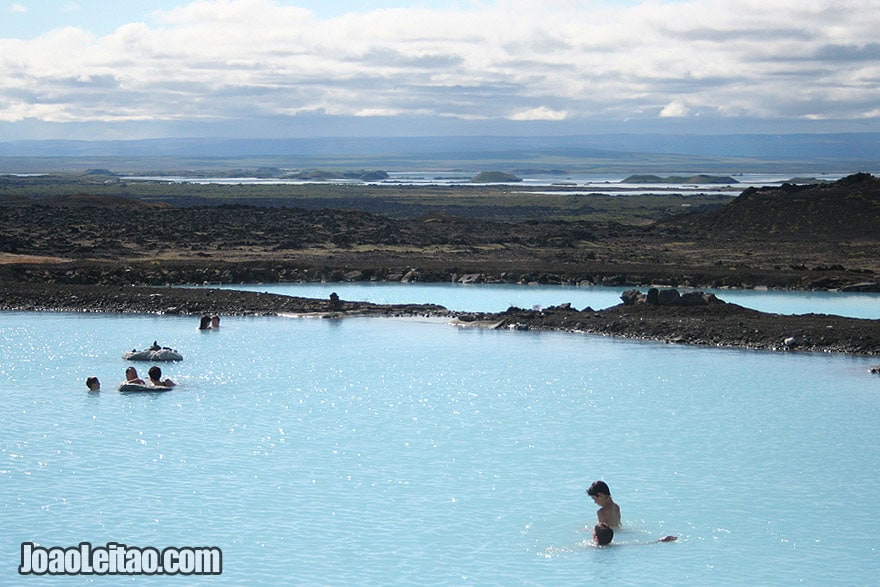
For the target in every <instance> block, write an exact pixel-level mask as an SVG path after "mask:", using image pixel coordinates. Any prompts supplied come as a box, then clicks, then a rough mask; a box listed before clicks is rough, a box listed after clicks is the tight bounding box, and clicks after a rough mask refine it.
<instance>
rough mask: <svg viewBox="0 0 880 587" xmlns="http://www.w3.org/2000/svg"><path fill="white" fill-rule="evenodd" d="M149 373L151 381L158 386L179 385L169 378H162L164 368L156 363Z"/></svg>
mask: <svg viewBox="0 0 880 587" xmlns="http://www.w3.org/2000/svg"><path fill="white" fill-rule="evenodd" d="M147 373H148V374H149V375H150V383H151V384H153V385H155V386H156V387H174V386H175V385H177V384H176V383H174V382H173V381H171V380H170V379H168V378H165V379H162V369H160V368H159V367H156V366H155V365H154V366H152V367H150V370H149V371H147Z"/></svg>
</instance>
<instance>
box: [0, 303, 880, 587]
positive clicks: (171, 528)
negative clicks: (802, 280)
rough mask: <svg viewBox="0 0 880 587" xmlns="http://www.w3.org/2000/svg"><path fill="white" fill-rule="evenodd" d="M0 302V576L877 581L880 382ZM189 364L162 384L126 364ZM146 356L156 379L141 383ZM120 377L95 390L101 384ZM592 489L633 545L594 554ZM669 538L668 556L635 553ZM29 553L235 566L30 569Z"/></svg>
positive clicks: (846, 363) (669, 358)
mask: <svg viewBox="0 0 880 587" xmlns="http://www.w3.org/2000/svg"><path fill="white" fill-rule="evenodd" d="M196 326H197V320H195V319H194V318H184V317H155V316H104V315H92V314H53V313H0V381H2V388H0V393H2V395H3V400H4V410H3V412H2V415H0V508H2V520H3V523H2V526H0V584H2V585H11V584H28V585H31V584H33V585H43V584H54V583H63V584H77V585H78V584H84V583H85V584H92V583H94V584H106V585H111V584H120V583H122V584H128V583H132V582H134V583H145V584H150V585H194V584H205V585H575V584H576V585H648V584H651V585H714V584H719V585H781V584H785V585H791V584H804V585H820V584H852V585H868V584H874V582H875V581H876V577H877V575H878V573H880V547H878V541H877V536H878V535H880V521H878V519H877V516H876V512H878V511H880V491H878V489H877V481H878V474H877V471H878V470H880V462H878V461H880V458H878V452H877V450H876V446H875V445H876V442H875V441H876V430H877V426H878V423H880V379H878V377H877V376H876V375H871V374H869V373H868V372H867V370H868V367H870V366H871V365H873V364H876V363H878V362H880V361H878V359H876V358H875V359H871V358H865V357H845V356H830V355H821V354H819V355H817V354H799V353H790V354H773V353H761V352H751V351H736V350H722V349H705V348H695V347H685V346H677V345H660V344H653V343H639V342H628V341H618V340H613V339H609V338H602V337H592V336H585V335H573V334H559V333H530V332H510V331H503V332H495V331H479V330H460V329H456V328H453V327H451V326H448V325H446V324H445V323H443V322H442V321H418V320H389V319H366V318H363V319H346V320H342V321H334V320H317V319H285V318H235V317H224V319H223V326H222V328H221V329H220V330H219V331H217V332H198V331H197V330H196ZM154 339H158V340H159V342H160V343H163V344H166V345H168V346H173V347H175V348H177V349H179V350H180V351H181V352H182V353H183V354H184V356H185V360H184V361H183V362H182V363H178V364H174V365H166V366H165V367H164V369H163V370H164V372H165V374H166V375H168V376H170V377H171V378H173V379H176V380H177V381H178V382H180V385H179V387H178V388H176V389H175V390H173V391H171V392H168V393H164V394H120V393H118V392H117V391H115V384H116V383H117V382H118V381H119V380H120V379H121V378H122V372H123V369H124V367H125V366H126V364H127V363H126V362H125V361H123V360H122V359H121V358H120V355H121V354H122V352H124V351H126V350H128V349H130V348H133V347H139V348H140V347H143V346H145V345H147V344H149V343H150V342H152V341H153V340H154ZM145 368H146V365H144V368H143V369H141V371H142V372H143V371H144V370H145ZM90 374H95V375H98V376H99V377H100V378H101V380H102V382H103V383H104V390H103V391H101V392H100V393H96V394H94V393H93V394H90V393H88V392H86V391H85V385H84V379H85V377H86V376H87V375H90ZM598 478H603V479H605V480H607V481H608V483H609V485H610V486H611V489H612V492H613V494H614V497H615V499H616V500H617V502H618V503H619V504H620V505H621V508H622V513H623V524H624V529H623V530H621V531H620V532H618V534H617V536H616V537H615V542H616V543H618V544H619V545H618V546H613V547H610V548H603V549H595V548H591V547H589V546H587V545H586V544H585V542H584V541H585V540H586V539H588V537H589V534H588V532H586V531H584V527H585V525H592V523H593V522H594V521H595V513H594V510H595V506H594V505H593V504H592V502H591V501H590V500H589V499H588V497H587V496H586V494H585V492H584V491H585V488H586V487H587V486H588V485H589V483H590V482H592V481H593V480H595V479H598ZM665 534H675V535H678V536H680V539H679V541H678V542H675V543H670V544H653V545H637V543H640V542H646V541H649V540H652V539H654V538H658V537H660V536H662V535H665ZM23 541H35V542H38V543H40V544H42V545H44V546H68V545H76V544H78V543H79V542H81V541H91V542H92V543H93V544H96V545H98V544H100V545H103V544H106V543H107V542H112V541H115V542H123V543H126V544H129V545H137V546H142V547H143V546H157V547H160V548H161V547H165V546H170V545H176V546H181V545H194V546H203V545H210V546H219V547H220V548H222V550H223V557H224V558H223V563H224V568H223V574H222V575H220V576H219V577H205V578H197V577H189V578H182V577H149V578H146V577H140V578H135V579H131V578H125V577H115V578H111V577H78V578H67V579H64V580H62V579H60V578H56V579H55V580H54V581H53V580H52V579H51V578H40V577H33V576H28V577H19V576H18V575H17V574H16V569H17V567H18V564H19V549H20V544H21V542H23Z"/></svg>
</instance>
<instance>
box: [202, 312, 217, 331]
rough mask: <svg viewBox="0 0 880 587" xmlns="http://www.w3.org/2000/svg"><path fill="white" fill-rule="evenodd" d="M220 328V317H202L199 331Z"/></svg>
mask: <svg viewBox="0 0 880 587" xmlns="http://www.w3.org/2000/svg"><path fill="white" fill-rule="evenodd" d="M218 328H220V316H217V315H214V316H202V318H201V319H200V320H199V330H217V329H218Z"/></svg>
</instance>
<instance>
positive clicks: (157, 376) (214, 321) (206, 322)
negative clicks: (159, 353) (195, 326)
mask: <svg viewBox="0 0 880 587" xmlns="http://www.w3.org/2000/svg"><path fill="white" fill-rule="evenodd" d="M218 328H220V316H218V315H216V314H215V315H213V316H209V315H205V316H202V317H201V318H200V319H199V330H217V329H218ZM162 348H167V347H160V346H159V345H158V344H157V343H156V342H153V345H152V346H151V347H150V348H149V349H148V350H151V351H155V350H161V349H162ZM169 350H170V349H169ZM160 360H161V359H160ZM147 377H148V381H144V380H143V379H141V378H140V377H139V376H138V372H137V369H135V368H134V367H128V368H127V369H126V370H125V381H123V382H122V385H144V386H152V387H163V388H168V387H174V386H175V385H177V383H175V382H174V381H172V380H171V379H169V378H167V377H166V378H164V379H163V378H162V369H160V368H159V367H157V366H153V367H150V368H149V370H148V371H147ZM86 388H87V389H88V390H89V391H101V381H100V380H99V379H98V378H97V377H95V376H94V375H92V376H89V377H87V378H86Z"/></svg>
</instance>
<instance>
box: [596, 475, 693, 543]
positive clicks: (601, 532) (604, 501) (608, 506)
mask: <svg viewBox="0 0 880 587" xmlns="http://www.w3.org/2000/svg"><path fill="white" fill-rule="evenodd" d="M587 495H589V496H590V497H591V498H593V503H595V504H596V505H597V506H599V509H598V510H596V518H597V523H596V525H595V526H593V543H594V544H596V546H608V545H609V544H611V541H612V540H613V539H614V528H620V506H619V505H617V504H616V503H614V500H613V499H611V490H610V489H608V484H607V483H605V482H604V481H595V482H593V484H592V485H590V487H589V488H588V489H587ZM675 540H678V536H664V537H663V538H661V539H659V540H655V541H654V542H653V543H657V542H673V541H675ZM653 543H652V544H653Z"/></svg>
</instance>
